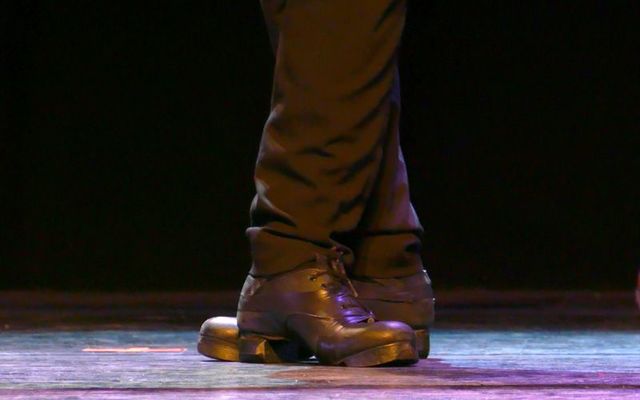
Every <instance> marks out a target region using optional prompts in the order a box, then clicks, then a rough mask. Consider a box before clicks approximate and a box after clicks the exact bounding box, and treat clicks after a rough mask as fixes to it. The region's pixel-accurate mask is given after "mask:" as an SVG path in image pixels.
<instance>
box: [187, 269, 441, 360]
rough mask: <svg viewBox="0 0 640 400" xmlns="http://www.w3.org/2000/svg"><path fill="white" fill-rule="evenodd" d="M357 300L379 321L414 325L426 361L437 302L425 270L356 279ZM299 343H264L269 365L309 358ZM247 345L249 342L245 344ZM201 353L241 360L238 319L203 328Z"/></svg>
mask: <svg viewBox="0 0 640 400" xmlns="http://www.w3.org/2000/svg"><path fill="white" fill-rule="evenodd" d="M352 283H353V286H354V287H355V288H356V289H357V293H358V300H359V302H360V303H361V304H364V305H365V306H366V307H367V308H369V309H371V310H372V311H373V313H374V314H375V315H376V318H378V319H379V320H396V321H401V322H404V323H405V324H407V325H409V326H411V328H413V330H414V332H415V336H416V348H417V350H418V353H419V356H420V358H427V357H428V355H429V350H430V341H429V327H430V326H431V324H432V323H433V320H434V299H433V291H432V289H431V280H430V279H429V276H428V275H427V273H426V271H422V272H419V273H417V274H414V275H411V276H408V277H402V278H389V279H376V278H354V279H353V281H352ZM295 343H296V342H291V341H274V342H272V343H271V344H270V345H268V346H267V344H266V343H263V347H266V348H265V349H264V350H261V351H263V352H264V353H265V357H266V358H267V359H268V362H282V361H298V360H304V359H306V358H308V357H309V356H310V351H308V350H307V351H306V352H305V351H304V349H302V351H301V349H299V348H298V347H297V346H296V344H295ZM245 345H246V343H245ZM198 351H199V352H200V353H201V354H203V355H205V356H207V357H211V358H215V359H218V360H225V361H239V359H240V356H239V351H238V328H237V325H236V320H235V318H231V317H215V318H209V319H208V320H206V321H205V322H204V323H203V324H202V327H201V328H200V339H199V341H198Z"/></svg>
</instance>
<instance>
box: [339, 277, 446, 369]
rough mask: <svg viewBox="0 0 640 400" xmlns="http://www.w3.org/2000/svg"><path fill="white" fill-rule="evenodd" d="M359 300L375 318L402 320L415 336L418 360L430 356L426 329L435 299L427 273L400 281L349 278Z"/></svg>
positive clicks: (432, 312) (431, 316)
mask: <svg viewBox="0 0 640 400" xmlns="http://www.w3.org/2000/svg"><path fill="white" fill-rule="evenodd" d="M351 281H352V282H353V286H354V287H355V289H356V290H357V292H358V301H360V303H362V305H364V306H365V307H367V308H369V309H370V310H372V311H373V312H374V313H375V315H376V318H378V319H380V320H382V321H387V320H393V321H402V322H404V323H405V324H407V325H409V326H411V328H413V330H414V331H415V333H416V347H417V349H418V353H419V355H420V358H427V357H428V356H429V348H430V342H429V327H430V326H431V324H432V323H433V319H434V308H433V305H434V300H435V299H434V298H433V290H432V289H431V279H429V275H428V274H427V271H421V272H418V273H416V274H414V275H410V276H407V277H402V278H366V277H357V278H352V279H351Z"/></svg>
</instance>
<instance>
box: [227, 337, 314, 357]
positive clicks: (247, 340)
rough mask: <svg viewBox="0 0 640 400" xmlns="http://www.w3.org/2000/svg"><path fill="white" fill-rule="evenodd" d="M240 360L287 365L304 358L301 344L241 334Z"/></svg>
mask: <svg viewBox="0 0 640 400" xmlns="http://www.w3.org/2000/svg"><path fill="white" fill-rule="evenodd" d="M238 350H239V358H240V361H242V362H248V363H265V364H271V363H285V362H293V361H299V360H300V359H301V357H302V355H301V346H300V344H299V343H297V342H295V341H292V340H289V339H287V338H284V337H270V336H262V335H259V334H251V333H249V334H240V337H239V338H238Z"/></svg>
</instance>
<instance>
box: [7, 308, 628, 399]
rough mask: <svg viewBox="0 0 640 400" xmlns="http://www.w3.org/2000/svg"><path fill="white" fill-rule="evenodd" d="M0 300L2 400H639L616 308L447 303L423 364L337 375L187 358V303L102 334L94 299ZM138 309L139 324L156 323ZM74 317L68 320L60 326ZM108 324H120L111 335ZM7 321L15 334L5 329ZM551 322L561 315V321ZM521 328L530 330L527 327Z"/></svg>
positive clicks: (308, 367)
mask: <svg viewBox="0 0 640 400" xmlns="http://www.w3.org/2000/svg"><path fill="white" fill-rule="evenodd" d="M0 299H2V300H3V301H2V307H3V310H2V311H1V312H0V317H2V322H3V323H4V329H3V330H1V331H0V398H15V399H21V398H43V399H63V398H64V399H67V398H78V399H98V398H100V399H121V398H128V399H129V398H130V399H169V398H171V399H192V398H224V399H231V398H242V399H258V398H259V399H269V398H278V399H298V398H310V399H315V398H322V399H324V398H351V399H367V398H375V399H378V398H379V399H419V398H429V399H437V398H455V399H486V398H498V397H501V398H521V399H533V398H536V399H539V398H541V397H544V398H558V399H567V398H581V399H602V398H612V399H640V325H638V321H639V319H638V315H637V310H635V308H633V307H631V305H625V304H622V305H621V304H618V306H616V307H614V306H611V305H609V306H610V311H611V312H608V313H607V312H606V308H602V307H600V308H598V307H595V306H591V307H583V308H580V310H581V311H580V312H578V311H577V308H576V307H575V306H574V305H572V306H571V307H565V308H563V310H564V311H563V312H561V310H560V309H558V308H557V307H556V313H550V310H551V309H550V308H549V307H535V306H533V305H532V304H533V303H532V302H531V301H530V302H529V303H528V305H527V306H522V302H521V304H520V306H517V305H516V304H512V306H511V307H505V306H500V305H498V306H496V304H495V302H493V303H492V304H489V305H485V306H484V307H477V304H476V307H470V308H469V309H465V308H464V307H462V308H460V307H457V306H455V305H453V306H452V305H451V303H450V305H449V308H447V306H446V305H445V306H443V309H442V311H441V314H442V315H441V319H442V323H441V325H442V326H438V327H436V328H435V329H434V332H433V335H432V354H431V357H430V358H429V359H428V360H423V361H421V362H420V363H418V364H417V365H414V366H410V367H382V368H344V367H325V366H319V365H314V364H313V363H312V362H309V363H306V364H303V363H301V364H288V365H257V364H242V363H230V362H219V361H215V360H209V359H207V358H205V357H203V356H201V355H199V354H198V353H197V352H196V350H195V344H196V341H197V329H198V326H197V324H195V325H194V323H193V322H195V321H192V322H186V320H191V319H193V318H194V317H196V315H197V314H198V311H193V310H194V307H191V308H190V307H189V306H188V305H183V308H180V307H178V308H179V309H181V310H182V313H183V314H182V315H183V319H182V320H181V321H179V323H175V324H170V323H169V322H170V321H167V320H166V319H165V320H163V321H162V323H158V322H157V321H156V322H153V321H152V320H151V321H147V322H146V323H144V324H140V323H138V324H133V323H132V322H131V313H132V311H131V310H134V309H135V307H128V308H127V307H124V306H123V307H120V308H118V307H115V308H113V307H111V308H110V309H112V311H111V313H112V314H110V315H111V318H112V319H110V320H109V321H110V322H109V324H110V325H109V326H106V325H104V324H100V323H97V322H94V323H89V322H87V320H83V319H82V318H81V317H82V315H87V314H92V312H91V310H92V307H93V310H94V311H95V310H97V309H98V308H100V307H98V306H96V303H95V301H94V302H92V301H88V302H87V304H88V306H86V307H80V306H79V305H78V304H76V303H74V302H73V301H69V302H67V303H66V306H61V305H60V304H58V306H55V305H54V306H53V307H43V306H42V304H40V306H39V307H38V306H37V305H35V306H34V305H33V304H32V303H31V302H29V301H28V300H24V303H20V302H19V301H18V302H16V300H15V298H13V300H12V298H11V296H9V297H7V296H5V297H4V298H3V297H2V296H0ZM32 301H34V300H32ZM130 301H131V300H129V302H128V303H127V302H125V304H131V302H130ZM176 301H179V299H176ZM545 302H547V305H548V300H545ZM36 303H37V301H36ZM54 303H55V302H54ZM445 303H446V302H445ZM476 303H477V302H476ZM622 303H624V300H623V301H622ZM26 304H32V306H29V307H28V306H26ZM74 304H75V305H74ZM92 304H93V306H92ZM185 304H186V303H185ZM194 304H195V303H194ZM10 305H13V307H11V309H9V308H8V307H9V306H10ZM174 306H175V304H174ZM556 306H557V304H556ZM65 307H66V308H65ZM145 307H146V309H147V310H148V311H147V315H148V314H149V313H150V314H151V315H156V316H158V315H160V314H162V312H161V311H160V310H161V308H158V309H156V308H154V307H153V306H149V305H148V304H147V305H146V306H145ZM145 307H142V308H138V309H137V310H138V311H140V312H141V313H142V311H143V310H144V309H145ZM73 309H75V310H76V311H77V313H76V314H77V318H71V317H69V315H70V314H69V313H71V311H72V310H73ZM195 309H196V310H197V309H199V308H198V307H196V308H195ZM571 309H573V310H574V311H573V312H571V311H570V310H571ZM20 310H22V311H23V312H22V315H23V319H22V320H20V318H18V317H17V313H19V312H20ZM55 310H58V311H59V313H58V312H57V311H55ZM189 310H192V311H189ZM465 310H467V311H465ZM536 310H537V311H536ZM589 310H591V312H589ZM190 312H193V314H190ZM545 313H547V314H545ZM563 313H564V314H563ZM45 314H46V315H45ZM118 314H121V315H123V317H122V320H123V321H130V322H129V323H124V324H121V325H114V322H113V320H117V315H118ZM134 314H135V312H134ZM465 314H466V315H467V318H465ZM10 315H14V316H15V318H14V320H18V321H21V324H18V326H12V325H11V324H10V321H8V320H7V319H6V318H7V317H8V316H10ZM25 315H27V316H28V315H30V316H31V317H29V318H26V317H24V316H25ZM38 315H40V317H41V319H40V320H38V319H37V318H36V317H37V316H38ZM56 315H58V316H57V317H56ZM65 315H66V316H67V317H64V316H65ZM185 315H187V317H185ZM527 315H528V317H527ZM545 315H546V317H545ZM550 315H565V316H564V323H563V322H562V320H558V319H553V318H550V317H549V316H550ZM571 315H573V316H574V318H572V317H571ZM612 316H613V317H612ZM65 318H67V319H65ZM482 318H484V319H485V322H484V323H482V321H481V319H482ZM611 318H613V320H615V321H613V320H611ZM43 319H44V320H46V321H48V322H47V324H45V325H42V324H41V323H42V322H41V321H42V320H43ZM527 320H530V321H534V322H532V323H531V325H530V326H526V321H527ZM589 320H591V321H592V322H591V323H589V322H586V321H589ZM28 321H32V323H31V325H29V324H28V323H27V322H28ZM54 321H58V323H54ZM73 321H76V322H75V323H74V322H73ZM543 321H548V323H547V324H545V323H542V322H543Z"/></svg>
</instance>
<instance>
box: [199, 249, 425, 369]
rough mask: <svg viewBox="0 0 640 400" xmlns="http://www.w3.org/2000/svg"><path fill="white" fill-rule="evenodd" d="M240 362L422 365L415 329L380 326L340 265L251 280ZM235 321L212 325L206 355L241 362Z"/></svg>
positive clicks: (205, 337)
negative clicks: (315, 360)
mask: <svg viewBox="0 0 640 400" xmlns="http://www.w3.org/2000/svg"><path fill="white" fill-rule="evenodd" d="M237 323H238V334H237V335H238V336H237V359H238V360H240V361H244V362H262V363H272V362H287V361H298V360H303V359H306V358H308V357H309V356H311V355H315V356H316V358H317V359H318V361H319V362H320V363H322V364H328V365H345V366H359V367H364V366H374V365H381V364H387V363H391V362H398V363H405V364H411V363H415V362H416V361H417V360H418V353H417V350H416V347H415V346H416V344H415V342H416V338H415V334H414V333H413V330H412V329H411V328H410V327H409V326H407V325H406V324H404V323H402V322H394V321H376V319H375V317H374V314H373V313H372V312H371V311H369V310H367V309H366V308H365V307H363V306H362V305H361V304H360V303H359V302H358V301H357V300H356V293H355V289H354V288H353V286H352V285H351V282H350V281H349V279H348V278H347V275H346V273H345V271H344V266H343V264H342V263H341V261H340V260H339V259H324V258H319V259H318V260H317V262H316V263H314V264H313V265H309V266H306V267H301V268H297V269H295V270H293V271H289V272H286V273H283V274H279V275H275V276H269V277H253V276H248V277H247V279H246V281H245V284H244V286H243V288H242V292H241V295H240V301H239V302H238V313H237ZM232 344H233V323H232V320H230V319H210V320H207V321H205V323H204V324H203V326H202V328H201V331H200V341H199V344H198V351H200V352H201V353H203V354H205V355H207V356H211V357H214V358H218V359H222V360H231V361H235V360H236V353H234V351H235V350H234V349H233V347H232Z"/></svg>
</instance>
